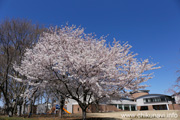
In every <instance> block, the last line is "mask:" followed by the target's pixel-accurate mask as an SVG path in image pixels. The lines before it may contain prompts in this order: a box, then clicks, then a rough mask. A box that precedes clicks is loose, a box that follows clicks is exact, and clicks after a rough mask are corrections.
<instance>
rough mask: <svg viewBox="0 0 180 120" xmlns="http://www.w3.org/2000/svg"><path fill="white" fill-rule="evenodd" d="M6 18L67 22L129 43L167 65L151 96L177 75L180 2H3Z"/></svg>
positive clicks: (142, 54)
mask: <svg viewBox="0 0 180 120" xmlns="http://www.w3.org/2000/svg"><path fill="white" fill-rule="evenodd" d="M5 18H26V19H31V20H32V22H33V23H40V24H44V25H46V26H48V25H64V24H65V23H66V22H68V23H70V24H75V25H77V26H79V25H81V26H82V27H84V28H85V32H86V33H90V32H93V33H95V34H96V35H97V36H98V37H99V36H102V35H107V34H109V36H108V38H107V40H108V42H112V40H113V38H116V39H117V40H120V41H128V43H129V44H130V45H132V46H133V48H132V51H134V52H135V53H138V54H139V55H138V58H142V59H145V58H150V60H151V61H152V62H155V63H156V62H158V63H159V64H158V65H160V66H161V67H162V68H161V69H158V70H155V71H153V72H154V75H155V77H154V78H153V79H151V80H149V81H148V82H147V84H148V85H151V87H148V88H147V89H149V90H150V93H162V94H163V93H165V91H166V90H167V89H168V88H169V87H171V85H172V84H173V83H174V82H175V80H176V78H177V77H178V74H177V72H176V71H177V70H178V69H180V1H179V0H0V20H1V21H2V20H4V19H5ZM152 58H153V59H152ZM179 75H180V74H179ZM165 94H168V93H165Z"/></svg>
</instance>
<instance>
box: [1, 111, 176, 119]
mask: <svg viewBox="0 0 180 120" xmlns="http://www.w3.org/2000/svg"><path fill="white" fill-rule="evenodd" d="M173 114H176V115H178V116H175V117H177V118H174V116H173ZM123 115H134V116H133V117H132V116H131V117H128V116H126V117H125V116H124V117H123ZM138 115H144V117H142V116H140V117H138ZM154 115H157V116H154ZM158 115H159V116H158ZM170 115H171V116H170ZM147 116H149V117H147ZM150 116H151V117H150ZM152 116H154V117H152ZM1 118H3V119H1ZM87 118H115V119H117V120H157V119H158V120H159V119H160V120H180V111H178V110H159V111H126V112H124V111H122V112H111V113H87ZM76 119H81V114H71V115H68V114H66V115H64V116H63V118H58V117H56V116H53V115H51V116H48V115H41V116H38V115H34V116H33V117H32V118H23V117H12V118H8V117H0V120H76ZM108 120H109V119H108Z"/></svg>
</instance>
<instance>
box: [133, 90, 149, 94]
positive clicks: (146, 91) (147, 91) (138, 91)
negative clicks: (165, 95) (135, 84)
mask: <svg viewBox="0 0 180 120" xmlns="http://www.w3.org/2000/svg"><path fill="white" fill-rule="evenodd" d="M149 91H150V90H137V91H133V92H130V93H131V94H134V93H142V92H145V93H149Z"/></svg>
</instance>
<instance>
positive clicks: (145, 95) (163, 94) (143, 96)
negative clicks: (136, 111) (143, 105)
mask: <svg viewBox="0 0 180 120" xmlns="http://www.w3.org/2000/svg"><path fill="white" fill-rule="evenodd" d="M147 96H166V97H171V96H169V95H164V94H148V95H143V96H139V97H137V98H135V99H139V98H142V97H147Z"/></svg>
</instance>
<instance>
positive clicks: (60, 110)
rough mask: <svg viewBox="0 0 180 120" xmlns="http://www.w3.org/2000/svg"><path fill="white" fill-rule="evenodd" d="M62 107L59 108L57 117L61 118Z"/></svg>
mask: <svg viewBox="0 0 180 120" xmlns="http://www.w3.org/2000/svg"><path fill="white" fill-rule="evenodd" d="M62 112H63V111H62V109H59V114H58V116H59V118H62Z"/></svg>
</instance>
